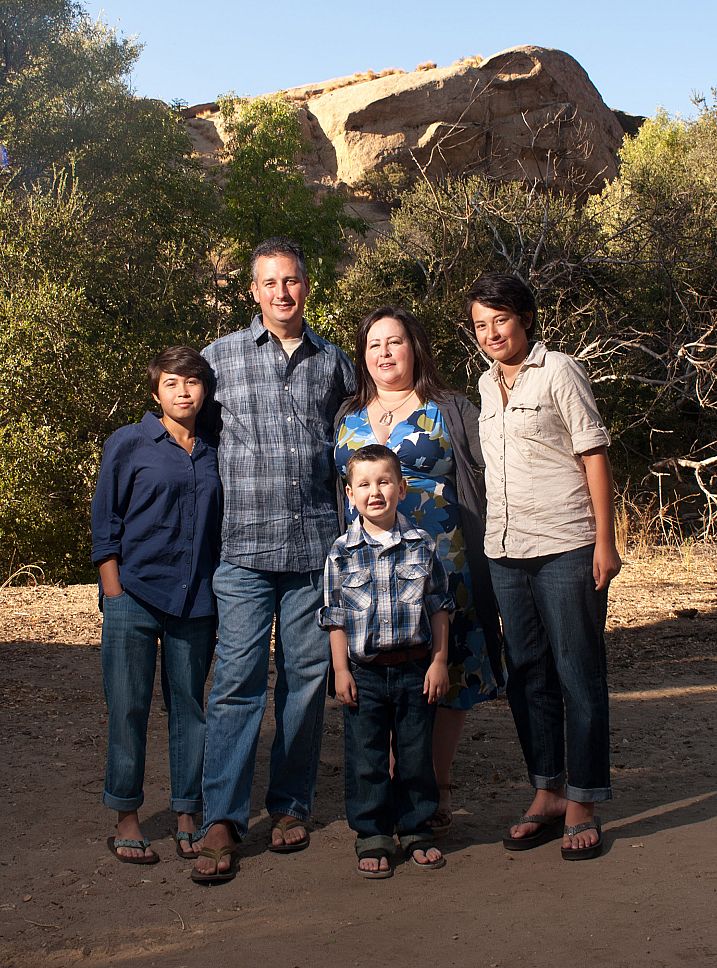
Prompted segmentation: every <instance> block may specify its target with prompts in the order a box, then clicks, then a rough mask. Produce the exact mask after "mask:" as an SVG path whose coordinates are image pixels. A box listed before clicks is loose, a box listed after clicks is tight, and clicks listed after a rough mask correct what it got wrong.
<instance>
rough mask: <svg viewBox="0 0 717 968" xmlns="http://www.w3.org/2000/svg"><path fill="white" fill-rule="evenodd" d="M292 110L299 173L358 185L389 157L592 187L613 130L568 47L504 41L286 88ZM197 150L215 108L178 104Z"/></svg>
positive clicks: (210, 157)
mask: <svg viewBox="0 0 717 968" xmlns="http://www.w3.org/2000/svg"><path fill="white" fill-rule="evenodd" d="M284 93H285V95H286V96H287V97H289V98H290V99H292V100H294V101H295V102H296V103H297V104H298V105H299V106H300V108H301V112H302V124H303V128H304V134H305V136H306V140H307V143H308V146H309V147H308V150H307V153H306V157H305V159H304V163H305V172H306V177H307V180H308V181H310V182H312V183H314V184H317V185H327V186H329V185H330V186H338V185H344V186H348V187H349V188H351V189H356V188H360V187H361V185H362V184H363V183H364V180H365V179H366V177H367V176H369V175H371V174H372V173H376V172H380V170H381V169H382V168H383V167H385V166H386V165H388V164H393V165H396V164H397V165H400V166H402V167H403V168H405V169H406V170H407V171H409V172H415V173H416V174H418V173H419V170H421V169H423V170H424V171H427V172H429V173H430V174H447V173H454V174H456V173H460V174H465V173H469V172H477V171H480V172H484V173H486V174H489V175H491V176H494V177H496V178H500V179H529V180H531V181H532V180H534V179H536V178H537V179H540V180H542V181H544V182H547V183H550V184H556V183H557V184H567V183H568V181H570V182H571V184H573V185H575V184H577V185H579V186H580V187H582V188H585V189H588V190H589V189H591V188H593V189H595V188H599V187H601V185H602V183H603V182H604V180H605V179H609V178H611V177H613V176H614V175H615V173H616V154H617V151H618V149H619V147H620V144H621V142H622V138H623V134H624V132H623V128H622V126H621V125H620V123H619V122H618V119H617V117H616V115H615V114H614V112H613V111H611V110H610V109H609V108H608V107H607V106H606V105H605V103H604V102H603V100H602V98H601V97H600V94H599V93H598V91H597V89H596V88H595V87H594V85H593V84H592V82H591V81H590V78H589V77H588V75H587V74H586V73H585V71H584V70H583V69H582V67H581V66H580V65H579V64H578V63H577V61H576V60H575V59H574V58H572V57H570V56H569V55H568V54H566V53H564V52H562V51H559V50H549V49H546V48H543V47H514V48H511V49H510V50H505V51H501V52H500V53H498V54H494V55H493V56H492V57H490V58H488V59H487V60H483V61H481V60H480V59H479V58H473V59H467V60H465V61H461V62H458V63H457V64H454V65H452V66H450V67H429V69H421V70H416V71H413V72H410V73H404V72H400V71H395V72H385V76H371V77H370V78H369V79H366V80H361V79H359V80H355V81H354V80H352V79H350V78H347V79H340V80H339V81H332V82H326V83H325V84H324V85H312V86H311V87H304V88H294V89H292V90H291V91H287V92H284ZM186 115H187V124H188V126H189V129H190V133H191V135H192V138H193V139H194V143H195V147H196V149H197V152H198V154H200V155H201V156H203V157H204V159H205V160H206V161H207V162H211V161H214V160H216V158H217V157H218V153H219V151H220V149H221V144H222V131H221V128H220V126H219V116H218V113H217V111H216V105H211V104H210V105H199V106H197V107H196V108H192V109H189V110H188V111H187V112H186Z"/></svg>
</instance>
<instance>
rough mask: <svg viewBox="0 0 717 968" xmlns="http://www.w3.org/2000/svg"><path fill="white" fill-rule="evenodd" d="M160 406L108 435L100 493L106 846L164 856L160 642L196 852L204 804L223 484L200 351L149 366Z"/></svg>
mask: <svg viewBox="0 0 717 968" xmlns="http://www.w3.org/2000/svg"><path fill="white" fill-rule="evenodd" d="M147 372H148V380H149V386H150V389H151V391H152V396H153V397H154V399H155V401H156V402H157V403H158V404H159V405H160V408H161V411H162V413H161V416H156V415H155V414H153V413H145V415H144V417H143V418H142V420H141V422H140V423H138V424H130V425H129V426H126V427H122V428H121V429H120V430H117V431H116V432H115V433H114V434H112V436H111V437H110V438H109V439H108V440H107V442H106V444H105V448H104V453H103V457H102V465H101V467H100V474H99V479H98V481H97V490H96V491H95V496H94V499H93V501H92V560H93V562H94V563H95V564H96V565H97V566H98V567H99V574H100V603H101V607H102V610H103V613H104V621H103V626H102V647H101V656H102V675H103V681H104V689H105V698H106V701H107V710H108V749H107V771H106V776H105V787H104V793H103V796H102V801H103V803H104V804H105V806H107V807H109V808H110V809H112V810H116V811H117V835H116V836H112V837H110V838H108V841H107V843H108V846H109V848H110V850H111V851H112V853H113V854H114V855H115V857H117V859H118V860H120V861H122V862H123V863H129V864H154V863H156V862H157V861H158V860H159V857H158V856H157V854H156V853H155V852H154V851H153V850H151V849H150V847H149V841H148V840H147V839H146V838H145V837H144V836H143V834H142V831H141V829H140V825H139V818H138V813H137V811H138V810H139V808H140V807H141V806H142V803H143V800H144V793H143V789H142V787H143V782H144V766H145V752H146V740H147V721H148V718H149V709H150V703H151V700H152V691H153V684H154V673H155V666H156V659H157V645H158V644H159V646H160V650H159V652H160V657H161V665H162V690H163V693H164V700H165V704H166V707H167V712H168V720H169V761H170V776H171V801H170V805H171V809H172V810H173V811H174V812H175V813H176V814H177V827H178V830H177V853H178V854H179V855H180V856H181V857H194V856H195V851H194V849H193V835H194V833H195V823H194V814H195V813H197V812H198V811H199V810H200V809H201V805H202V764H203V756H204V732H205V723H204V684H205V682H206V678H207V674H208V672H209V666H210V664H211V660H212V655H213V652H214V643H215V638H216V619H215V602H214V597H213V594H212V575H213V573H214V570H215V568H216V565H217V563H218V560H219V540H220V538H219V535H220V525H221V485H220V482H219V473H218V470H217V454H216V449H215V448H214V447H212V446H211V445H210V444H209V443H208V442H207V441H206V440H204V439H202V437H201V436H199V435H198V433H197V432H196V419H197V415H198V413H199V411H200V410H201V408H202V404H203V403H204V399H205V396H206V395H207V393H208V391H209V389H210V385H211V380H212V371H211V368H210V366H209V364H208V363H207V362H206V360H204V359H203V358H202V357H201V356H200V355H199V353H198V352H197V351H196V350H193V349H191V348H190V347H187V346H173V347H170V348H169V349H167V350H164V351H163V352H162V353H160V354H159V356H157V357H155V359H154V360H152V362H151V363H150V365H149V368H148V371H147Z"/></svg>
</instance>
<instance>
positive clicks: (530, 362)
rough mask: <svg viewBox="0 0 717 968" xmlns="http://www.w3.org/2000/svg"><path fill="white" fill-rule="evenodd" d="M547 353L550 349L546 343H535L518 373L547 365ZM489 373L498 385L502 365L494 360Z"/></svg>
mask: <svg viewBox="0 0 717 968" xmlns="http://www.w3.org/2000/svg"><path fill="white" fill-rule="evenodd" d="M547 352H548V347H547V346H546V345H545V343H541V342H540V340H538V341H537V342H535V343H533V345H532V346H531V347H530V352H529V353H528V355H527V356H526V357H525V359H524V360H523V363H522V366H521V367H520V370H518V372H519V373H522V372H523V370H524V369H525V368H526V367H528V366H542V365H543V364H544V363H545V356H546V354H547ZM488 372H489V373H490V375H491V376H492V377H493V379H494V380H495V382H496V383H497V382H498V380H499V379H500V363H499V362H498V360H493V362H492V363H491V365H490V369H489V370H488Z"/></svg>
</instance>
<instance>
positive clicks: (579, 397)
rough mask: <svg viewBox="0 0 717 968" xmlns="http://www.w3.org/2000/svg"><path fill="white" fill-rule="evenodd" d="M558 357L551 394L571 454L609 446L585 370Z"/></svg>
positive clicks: (607, 435)
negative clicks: (567, 438)
mask: <svg viewBox="0 0 717 968" xmlns="http://www.w3.org/2000/svg"><path fill="white" fill-rule="evenodd" d="M560 355H561V356H562V360H561V361H560V367H559V369H558V370H557V372H556V374H555V379H554V381H553V385H552V389H551V396H552V399H553V403H554V405H555V408H556V410H557V412H558V414H559V416H560V418H561V419H562V421H563V423H564V424H565V427H566V428H567V431H568V433H569V434H570V438H571V440H572V443H573V453H574V454H584V453H585V451H586V450H592V449H593V448H594V447H609V446H610V434H609V433H608V430H607V427H606V426H605V424H604V423H603V422H602V418H601V417H600V413H599V411H598V408H597V404H596V403H595V397H594V396H593V392H592V390H591V388H590V381H589V380H588V377H587V374H586V373H585V370H584V369H583V367H582V366H581V365H580V363H578V362H577V360H574V359H572V357H570V356H566V355H564V354H560Z"/></svg>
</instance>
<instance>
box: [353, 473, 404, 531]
mask: <svg viewBox="0 0 717 968" xmlns="http://www.w3.org/2000/svg"><path fill="white" fill-rule="evenodd" d="M346 494H347V495H348V499H349V501H350V502H351V503H352V504H353V505H354V507H355V508H356V510H357V511H358V513H359V514H360V515H361V517H362V518H363V522H364V527H366V529H367V530H368V531H369V532H370V531H371V530H372V528H373V529H376V530H381V531H390V530H391V528H392V527H393V525H394V523H395V521H396V508H397V507H398V502H399V501H402V500H403V498H404V497H405V496H406V481H405V480H404V479H403V478H402V477H399V476H398V475H397V474H396V470H395V468H394V467H393V466H392V464H391V462H390V461H388V460H357V461H355V462H354V463H353V464H352V465H351V478H350V481H349V483H348V484H347V485H346Z"/></svg>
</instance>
